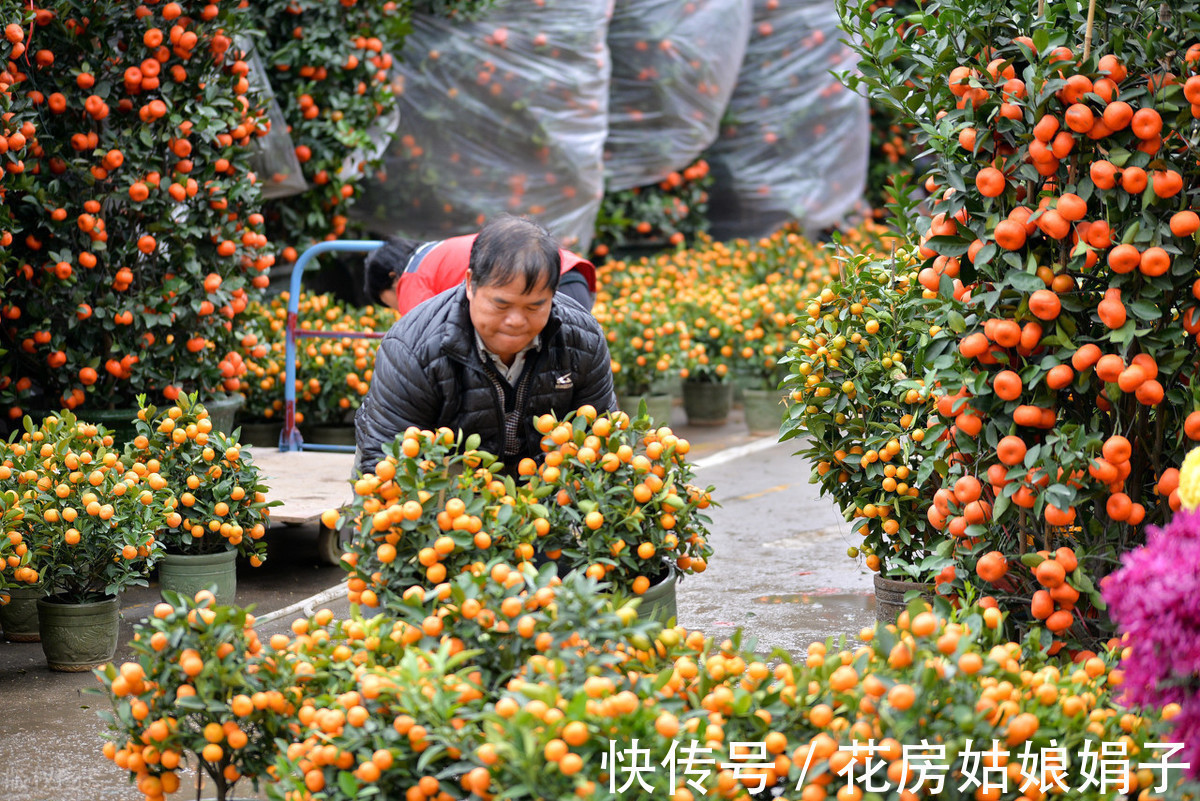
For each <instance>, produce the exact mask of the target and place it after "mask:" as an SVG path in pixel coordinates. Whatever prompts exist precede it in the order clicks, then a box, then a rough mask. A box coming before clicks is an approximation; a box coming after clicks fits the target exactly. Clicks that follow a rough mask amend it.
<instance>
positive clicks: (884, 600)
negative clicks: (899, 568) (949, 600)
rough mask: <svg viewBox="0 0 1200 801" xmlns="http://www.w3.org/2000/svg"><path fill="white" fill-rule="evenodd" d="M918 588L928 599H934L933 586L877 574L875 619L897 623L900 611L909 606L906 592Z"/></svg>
mask: <svg viewBox="0 0 1200 801" xmlns="http://www.w3.org/2000/svg"><path fill="white" fill-rule="evenodd" d="M909 590H917V591H919V592H920V593H921V597H922V598H924V599H926V600H927V601H932V600H933V588H932V587H930V586H929V585H928V584H922V583H921V582H919V581H908V580H901V579H888V578H884V577H883V576H881V575H879V574H878V573H876V574H875V619H876V620H878V621H879V622H880V623H895V622H896V618H898V617H900V613H901V612H903V611H904V610H905V609H907V608H908V604H906V603H905V602H904V594H905V593H906V592H908V591H909Z"/></svg>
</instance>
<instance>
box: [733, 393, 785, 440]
mask: <svg viewBox="0 0 1200 801" xmlns="http://www.w3.org/2000/svg"><path fill="white" fill-rule="evenodd" d="M781 397H782V396H781V395H780V394H779V393H778V392H776V391H775V390H773V389H744V390H742V403H743V406H744V411H745V414H746V427H747V428H749V429H750V433H751V434H762V435H764V436H765V435H774V436H778V435H779V426H780V424H781V423H782V422H783V406H781V405H780V403H779V401H780V399H781Z"/></svg>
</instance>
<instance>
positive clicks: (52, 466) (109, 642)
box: [0, 412, 171, 671]
mask: <svg viewBox="0 0 1200 801" xmlns="http://www.w3.org/2000/svg"><path fill="white" fill-rule="evenodd" d="M4 453H5V456H4V466H5V470H4V472H5V474H6V475H7V476H8V478H7V479H5V480H4V481H3V482H0V487H3V488H5V489H14V490H15V491H16V492H17V493H18V494H19V495H20V497H21V501H20V510H21V515H20V518H19V519H18V520H17V521H15V524H14V525H13V528H11V529H10V530H9V532H8V534H7V542H6V544H5V547H6V550H7V549H8V548H11V549H12V551H11V555H12V556H13V559H8V558H6V560H5V563H4V566H3V567H0V570H4V571H5V572H6V574H7V575H6V581H16V582H19V583H24V584H27V585H38V586H40V587H41V588H42V589H43V590H44V593H45V597H43V598H41V599H39V600H38V602H37V604H38V624H39V632H40V638H41V641H42V650H43V651H44V652H45V654H46V661H47V663H48V664H49V666H50V667H51V669H53V670H65V671H79V670H87V669H90V668H92V667H94V666H96V665H97V664H102V663H103V662H105V661H107V660H109V659H111V658H112V656H113V653H114V651H115V649H116V646H117V624H118V613H119V608H120V602H119V594H120V592H121V590H123V589H124V588H126V587H129V586H134V585H143V586H144V585H146V584H147V578H146V576H147V574H148V573H149V571H150V568H151V567H152V566H153V565H154V563H155V562H156V561H157V560H158V558H159V556H161V554H162V543H160V542H159V541H158V540H157V539H156V536H155V535H156V534H157V533H158V532H159V530H160V529H162V527H163V526H164V520H165V519H166V516H167V515H168V514H169V512H170V508H169V503H170V498H171V495H170V492H169V491H168V490H167V482H166V479H165V478H163V477H162V476H161V475H159V474H158V472H157V471H155V470H150V469H148V468H147V467H146V466H144V465H137V466H133V465H130V464H129V463H128V462H126V461H123V460H122V459H121V456H120V454H119V452H118V451H117V450H116V449H115V448H114V446H113V438H112V435H111V434H110V433H108V432H107V431H106V430H105V429H103V428H101V427H99V426H95V425H91V424H88V423H84V422H81V421H79V420H77V419H76V418H75V416H74V415H73V414H71V413H70V412H63V413H62V414H61V415H51V416H50V417H47V418H46V419H45V420H43V421H42V423H41V425H40V426H38V427H36V428H35V427H34V424H33V421H32V420H30V419H29V418H28V417H27V418H25V433H24V434H22V435H21V437H20V438H19V439H14V441H13V442H11V443H9V444H8V445H7V446H5V448H4Z"/></svg>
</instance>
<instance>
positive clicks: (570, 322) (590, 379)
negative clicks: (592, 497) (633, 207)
mask: <svg viewBox="0 0 1200 801" xmlns="http://www.w3.org/2000/svg"><path fill="white" fill-rule="evenodd" d="M559 259H560V256H559V251H558V243H557V242H556V241H555V240H554V238H553V237H551V236H550V234H549V233H547V232H546V230H545V229H544V228H542V227H541V226H539V225H537V224H536V223H533V222H530V221H529V220H525V219H521V218H517V217H507V216H505V217H499V218H497V219H495V220H493V221H491V222H489V223H488V224H487V225H486V226H484V228H483V230H481V231H480V232H479V236H478V238H477V239H476V240H475V243H474V245H473V246H472V248H471V259H470V268H469V272H468V273H467V280H466V283H465V284H463V285H461V286H458V287H456V288H454V289H450V290H447V291H445V292H443V293H441V294H440V295H437V296H435V297H433V298H430V299H429V300H427V301H425V302H424V303H421V304H420V305H418V306H417V307H416V308H415V309H413V310H412V311H411V312H410V313H409V314H407V315H405V316H404V317H402V318H401V319H400V321H399V322H397V323H396V324H395V325H394V326H392V329H391V330H390V331H388V333H387V336H385V337H384V338H383V340H382V342H381V343H380V345H379V352H378V354H377V355H376V357H375V372H374V375H373V376H372V378H371V389H370V391H369V392H368V393H367V397H366V398H365V399H364V400H363V405H362V407H361V408H359V410H358V413H357V414H356V415H355V420H354V422H355V430H356V437H357V440H358V443H357V444H358V457H357V459H356V467H357V468H358V469H360V470H364V471H370V470H373V469H374V466H375V465H376V464H377V463H378V462H379V461H380V460H381V459H382V458H383V445H384V444H385V443H390V442H392V441H393V440H394V439H395V437H396V435H397V434H400V433H402V432H403V431H405V430H406V429H407V428H408V427H409V426H416V427H417V428H421V429H430V430H432V429H436V428H438V427H441V426H446V427H448V428H450V429H452V430H455V431H458V430H462V431H463V432H464V433H465V434H478V435H479V436H480V437H481V439H482V443H481V445H480V447H481V448H482V449H483V450H485V451H488V452H490V453H493V454H495V455H497V456H499V457H500V459H501V460H502V461H503V462H504V463H505V465H506V466H507V467H509V468H510V469H512V468H515V467H516V464H517V462H518V461H519V460H520V459H522V458H524V457H527V456H528V457H532V458H535V459H539V458H540V456H541V453H542V450H541V447H540V444H539V443H540V441H541V435H540V434H538V433H537V431H536V430H535V429H534V427H533V420H534V418H535V417H536V416H537V415H540V414H545V413H547V412H553V413H554V414H556V415H557V416H559V417H560V418H561V417H562V416H563V415H565V414H566V413H568V412H571V411H574V410H576V409H578V408H579V407H580V406H582V405H584V404H591V405H592V406H594V407H596V409H597V410H599V411H606V410H614V409H616V408H617V406H616V396H615V395H614V394H613V379H612V363H611V361H610V358H609V353H608V345H607V343H606V342H605V339H604V332H603V331H602V330H601V329H600V326H599V324H597V323H596V320H595V318H593V317H592V315H591V314H589V313H588V312H587V311H586V310H585V309H584V308H583V307H582V306H580V305H579V304H578V303H575V302H574V301H572V300H570V299H569V298H565V297H563V296H561V295H559V296H557V297H556V296H555V289H556V288H557V286H558V278H559V271H560V262H559Z"/></svg>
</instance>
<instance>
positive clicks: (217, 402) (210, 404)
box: [203, 394, 246, 434]
mask: <svg viewBox="0 0 1200 801" xmlns="http://www.w3.org/2000/svg"><path fill="white" fill-rule="evenodd" d="M245 402H246V397H245V396H244V395H238V394H232V395H214V396H213V397H211V398H209V399H207V400H205V401H203V404H204V408H205V409H208V418H209V420H211V421H212V427H213V431H220V432H221V433H222V434H230V433H232V432H233V429H234V425H233V418H234V416H235V415H236V414H237V411H238V409H240V408H242V404H243V403H245Z"/></svg>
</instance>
